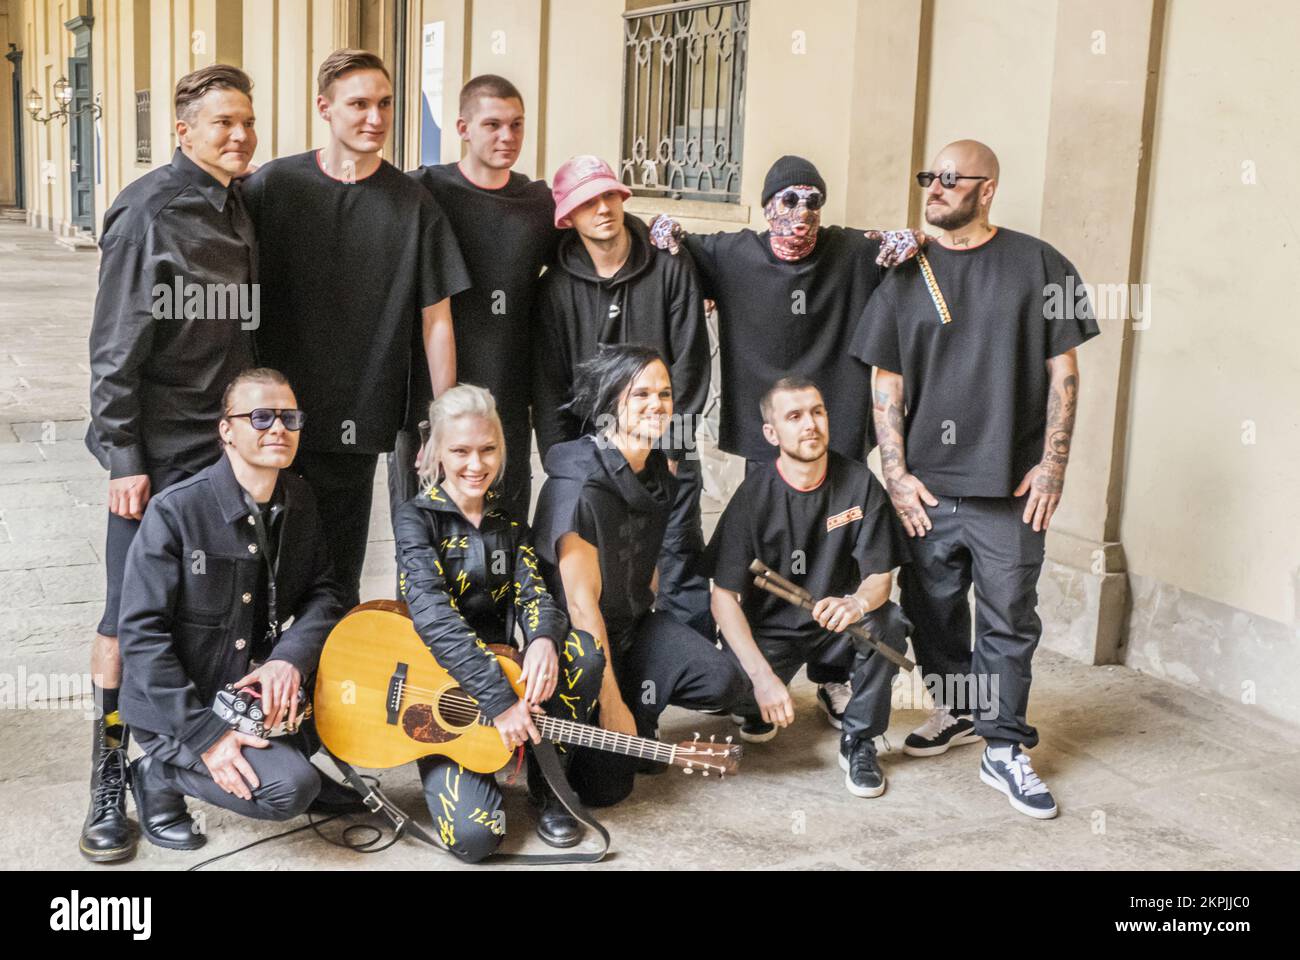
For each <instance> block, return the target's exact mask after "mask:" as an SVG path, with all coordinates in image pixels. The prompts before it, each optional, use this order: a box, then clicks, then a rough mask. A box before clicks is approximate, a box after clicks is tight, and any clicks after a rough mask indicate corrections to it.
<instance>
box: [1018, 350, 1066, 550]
mask: <svg viewBox="0 0 1300 960" xmlns="http://www.w3.org/2000/svg"><path fill="white" fill-rule="evenodd" d="M1047 372H1048V376H1049V377H1050V378H1051V382H1050V383H1049V384H1048V387H1047V433H1046V438H1045V439H1044V441H1043V459H1042V461H1041V462H1039V464H1038V465H1037V466H1035V467H1034V468H1033V469H1032V470H1030V471H1029V472H1028V473H1027V474H1025V478H1024V479H1023V480H1021V481H1020V486H1018V487H1016V492H1015V495H1016V496H1017V497H1019V496H1021V495H1022V494H1024V492H1025V491H1026V490H1028V491H1029V499H1028V500H1027V501H1026V502H1025V515H1024V521H1025V523H1033V525H1034V530H1035V532H1037V531H1039V530H1046V529H1047V527H1048V524H1050V523H1051V522H1052V515H1053V514H1054V513H1056V508H1057V506H1059V505H1060V503H1061V491H1062V490H1063V489H1064V488H1065V467H1066V465H1067V464H1068V463H1069V462H1070V441H1071V439H1072V438H1073V437H1074V412H1075V409H1076V408H1077V406H1078V401H1079V361H1078V358H1077V357H1076V356H1075V352H1074V351H1073V350H1067V351H1066V352H1065V353H1062V354H1060V355H1059V356H1055V357H1050V358H1049V359H1048V361H1047Z"/></svg>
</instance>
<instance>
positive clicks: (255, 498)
mask: <svg viewBox="0 0 1300 960" xmlns="http://www.w3.org/2000/svg"><path fill="white" fill-rule="evenodd" d="M302 423H303V412H302V411H301V410H299V409H298V404H297V400H296V398H295V397H294V392H293V390H292V389H290V387H289V385H288V384H287V383H286V382H285V378H284V376H283V374H281V373H279V372H278V371H276V370H267V369H254V370H247V371H245V372H244V373H242V374H240V375H239V376H238V377H237V378H235V380H234V381H233V382H232V383H231V384H230V387H229V389H228V390H227V391H226V396H225V399H224V416H223V417H222V419H221V421H220V424H219V429H220V434H221V440H222V442H223V443H224V445H225V456H222V457H221V458H220V459H219V460H218V461H217V462H216V463H215V464H213V465H212V466H210V467H208V468H206V469H205V470H202V471H200V472H199V473H198V474H197V475H195V476H194V477H191V478H190V479H188V480H186V481H183V482H181V483H177V484H174V485H173V486H171V487H170V488H168V489H167V490H166V491H164V492H163V493H162V494H160V495H159V496H157V497H155V498H154V499H153V501H152V502H151V503H150V504H149V509H148V510H147V511H146V513H145V515H144V521H143V522H142V523H141V525H140V533H139V536H137V537H136V539H135V542H134V543H133V544H132V545H131V551H130V553H129V554H128V556H127V567H126V576H125V584H124V588H123V600H122V631H121V638H120V639H121V644H122V660H123V666H124V672H123V683H122V714H123V716H124V717H125V718H126V720H127V721H128V722H129V723H130V724H131V725H132V728H133V729H135V731H136V740H137V742H138V743H139V744H140V746H141V747H143V748H144V756H143V757H141V758H140V759H138V760H136V761H135V762H134V763H132V764H131V790H132V793H133V794H134V796H135V803H136V813H137V814H138V816H139V818H140V829H141V830H142V832H143V833H144V835H145V837H147V838H148V840H149V841H150V842H151V843H154V844H157V845H158V846H161V847H166V848H168V849H172V850H193V849H196V848H198V847H201V846H202V845H203V844H204V842H205V841H206V839H207V838H206V836H205V835H204V834H203V833H201V832H199V831H198V830H197V829H196V827H195V825H194V822H193V821H192V819H191V818H190V815H189V812H188V811H187V810H186V806H185V797H186V796H193V797H199V798H201V799H203V800H206V801H207V802H208V803H212V804H216V805H217V806H219V807H222V808H224V809H227V810H232V811H234V812H235V813H238V814H241V815H243V816H246V817H255V818H257V819H263V820H287V819H290V818H291V817H295V816H298V815H299V814H301V813H303V812H304V811H305V810H307V809H308V807H309V806H310V805H311V804H312V803H313V802H314V801H316V800H317V798H318V797H319V796H320V795H321V794H322V791H323V790H328V791H329V794H328V795H329V797H331V798H336V799H337V800H342V798H344V797H349V796H350V797H351V799H352V801H353V803H354V804H355V802H356V801H358V800H359V799H360V798H359V797H357V796H356V795H355V793H353V792H352V791H350V790H347V789H346V788H344V787H343V786H342V785H340V784H337V783H335V782H334V781H332V780H330V781H327V780H326V778H325V777H324V776H323V775H322V774H320V773H319V772H318V770H317V768H316V767H314V766H313V765H312V764H311V763H310V762H309V760H308V757H309V756H310V755H311V754H312V753H313V752H315V750H316V749H317V748H318V746H319V743H318V741H317V740H316V739H315V736H314V733H313V732H312V730H311V726H310V723H309V724H308V725H306V726H304V727H303V728H302V729H301V730H299V729H298V724H297V721H298V720H299V719H300V714H299V710H298V707H297V700H296V698H297V696H298V691H299V690H300V689H301V688H302V687H304V686H307V685H309V684H310V683H311V678H312V675H313V674H314V673H315V671H316V666H317V663H318V662H319V660H320V653H321V649H322V648H323V647H324V645H325V638H326V636H328V634H329V632H330V630H331V629H332V628H333V627H334V624H335V623H336V622H337V621H338V619H339V617H340V616H341V615H342V613H343V610H342V606H341V604H340V598H339V589H338V585H337V584H336V583H335V582H334V581H333V579H332V578H331V576H330V565H329V553H328V549H327V547H326V545H325V541H324V539H323V538H322V537H321V530H320V522H319V520H318V518H317V514H316V506H315V504H314V503H313V502H312V496H311V490H310V489H309V488H308V486H307V484H306V483H304V482H303V480H302V479H300V478H299V477H296V476H294V475H293V474H291V473H289V472H288V471H287V470H285V468H286V467H288V466H289V464H290V463H292V462H293V457H294V453H295V451H296V450H297V446H298V440H297V437H298V431H299V429H300V428H301V427H302ZM285 623H287V624H288V626H287V627H283V628H282V627H281V625H282V624H285ZM227 684H231V685H233V686H235V687H236V688H239V689H245V688H248V689H249V690H250V691H251V692H253V693H254V695H255V696H256V697H258V698H259V701H260V705H261V707H262V709H263V711H264V720H263V723H264V725H265V726H266V728H267V734H266V737H265V738H264V737H261V736H256V735H254V734H252V733H249V732H245V731H241V730H237V729H232V727H231V726H230V725H229V724H228V722H227V721H226V720H224V719H222V718H221V717H220V716H218V715H217V714H216V713H215V712H214V711H213V705H214V700H215V697H216V695H217V692H218V691H220V690H222V689H223V688H224V687H225V686H226V685H227ZM282 723H284V724H287V727H286V728H285V729H283V730H282V729H279V728H280V727H281V724H282ZM282 733H287V734H289V735H287V736H281V734H282ZM333 802H336V800H335V799H332V800H331V803H333Z"/></svg>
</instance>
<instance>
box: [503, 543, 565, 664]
mask: <svg viewBox="0 0 1300 960" xmlns="http://www.w3.org/2000/svg"><path fill="white" fill-rule="evenodd" d="M514 530H515V608H516V613H517V614H518V617H517V619H518V621H519V625H520V626H521V627H523V630H524V638H525V640H526V642H527V643H532V642H533V641H534V640H536V639H537V638H538V637H550V638H551V639H552V640H554V641H555V649H556V650H557V651H558V650H562V649H564V638H565V636H566V635H567V634H568V632H569V618H568V617H567V616H565V613H564V611H563V610H561V609H560V606H559V604H557V603H556V602H555V598H554V597H553V596H551V592H550V591H549V590H547V589H546V581H545V580H544V579H542V573H541V570H539V569H538V566H537V551H536V550H534V549H533V535H532V532H531V531H530V530H529V529H528V525H527V524H525V523H515V528H514Z"/></svg>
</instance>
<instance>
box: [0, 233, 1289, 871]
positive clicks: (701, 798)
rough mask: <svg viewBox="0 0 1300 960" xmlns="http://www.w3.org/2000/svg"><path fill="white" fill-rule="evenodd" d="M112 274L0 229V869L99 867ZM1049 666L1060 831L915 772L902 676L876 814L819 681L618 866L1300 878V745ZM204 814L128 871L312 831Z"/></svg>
mask: <svg viewBox="0 0 1300 960" xmlns="http://www.w3.org/2000/svg"><path fill="white" fill-rule="evenodd" d="M95 270H96V257H95V256H94V255H93V254H85V253H73V252H71V251H68V250H66V249H64V248H61V247H57V246H56V245H55V244H54V242H53V238H52V236H51V235H50V234H46V233H39V232H36V231H33V230H29V229H27V228H26V227H24V226H22V225H21V224H14V223H12V222H6V221H4V220H0V706H3V707H5V708H7V709H8V714H9V715H8V716H7V717H5V721H6V722H5V731H4V735H3V737H0V821H3V822H4V823H5V824H6V829H5V830H4V831H0V868H9V869H15V868H71V869H78V868H82V867H86V868H89V869H95V868H91V867H89V865H87V864H86V863H85V862H84V861H83V860H82V859H81V858H80V856H79V855H78V853H77V851H76V838H77V831H78V829H79V827H80V824H81V819H82V817H83V815H84V812H85V806H84V803H85V796H86V789H85V774H86V764H87V755H88V750H89V719H88V714H87V712H86V709H85V702H84V699H83V698H80V697H78V696H76V693H78V692H79V691H80V690H81V689H83V688H82V686H81V684H82V683H83V682H84V683H87V684H88V679H87V678H85V677H84V674H83V672H84V671H85V670H86V668H87V656H88V647H89V640H90V637H91V633H92V630H93V628H94V625H95V623H96V622H97V620H98V619H99V614H100V604H101V602H102V597H103V567H102V564H101V552H102V547H103V532H104V523H105V519H104V518H105V513H104V489H105V477H104V473H103V472H102V471H101V470H100V469H99V467H98V465H97V464H96V463H95V462H94V460H93V459H92V458H91V457H90V455H89V454H88V453H87V452H86V450H85V448H84V447H83V446H82V442H81V437H82V434H83V432H84V425H85V419H86V386H87V365H86V333H87V329H88V326H89V315H90V305H91V302H92V299H93V296H94V278H95ZM535 472H536V474H537V475H538V476H540V470H535ZM382 490H383V488H382V476H381V477H380V478H379V482H378V483H377V492H378V493H379V496H378V498H377V501H376V510H375V514H374V523H373V526H372V537H373V543H372V545H371V546H372V549H371V553H370V557H369V560H368V565H367V569H366V579H365V583H364V589H363V595H364V596H366V597H374V596H391V589H392V574H393V563H392V543H391V534H390V533H388V531H387V530H386V529H385V527H386V523H385V519H386V513H387V511H386V501H385V499H384V494H383V492H382ZM1035 666H1036V676H1035V685H1034V698H1033V704H1032V709H1031V714H1030V720H1031V721H1032V722H1033V723H1035V724H1036V725H1037V726H1038V728H1039V730H1040V732H1041V735H1042V744H1041V745H1040V746H1039V747H1038V748H1037V749H1036V750H1035V751H1034V752H1033V756H1034V763H1035V767H1036V769H1037V770H1038V771H1039V773H1040V774H1041V775H1042V776H1043V778H1044V779H1045V780H1046V781H1047V782H1048V783H1049V784H1050V785H1051V787H1052V789H1053V792H1054V793H1055V795H1056V798H1057V801H1058V803H1059V805H1060V807H1061V816H1060V817H1059V818H1058V819H1056V820H1054V821H1050V822H1046V823H1039V822H1035V821H1032V820H1029V819H1027V818H1026V817H1023V816H1021V815H1019V814H1017V813H1015V812H1014V811H1012V810H1011V809H1010V808H1009V807H1008V806H1007V803H1006V801H1005V799H1003V798H1002V796H1001V795H1000V794H997V793H995V792H994V791H993V790H991V789H990V788H989V787H986V786H984V785H983V784H982V783H980V781H979V779H978V776H977V767H978V760H979V752H978V750H976V749H974V748H973V747H966V748H960V749H957V750H954V751H952V752H951V753H949V754H947V755H945V756H943V757H939V758H934V759H925V760H919V759H913V758H909V757H906V756H904V755H903V754H902V753H901V752H900V751H899V749H898V746H899V744H900V743H901V742H902V740H903V738H904V736H905V735H906V733H907V731H908V730H909V729H911V728H912V727H913V726H915V725H916V724H917V723H919V722H920V721H921V720H922V719H923V717H924V714H923V713H922V712H921V711H920V710H918V709H915V708H916V707H918V706H920V705H921V701H920V698H918V697H917V696H915V695H913V692H912V685H911V684H910V683H904V682H903V680H904V678H900V682H899V686H898V687H897V688H896V698H895V699H896V705H897V709H896V711H895V713H894V716H893V722H892V725H891V727H890V731H889V734H888V740H889V742H890V743H891V744H892V745H893V748H892V749H890V750H888V751H886V752H885V753H884V754H883V765H884V768H885V771H886V773H887V775H888V777H889V789H888V791H887V792H886V793H885V795H884V796H883V797H881V798H879V799H875V800H859V799H855V798H854V797H852V796H850V795H849V794H848V793H847V792H846V791H845V790H844V787H843V775H842V774H841V773H840V771H839V768H838V766H837V765H836V762H835V748H836V740H835V737H834V735H833V731H832V730H831V729H830V728H829V727H828V726H827V724H826V723H825V721H824V720H823V718H822V717H821V715H820V714H819V713H818V711H817V710H816V708H815V706H814V702H813V696H812V687H811V686H810V685H809V684H808V683H807V681H806V680H803V679H802V678H800V679H799V680H798V681H796V684H795V686H794V692H795V701H796V705H797V709H798V719H797V722H796V724H795V725H794V726H793V727H791V728H790V729H789V730H787V731H784V732H783V733H782V734H781V735H780V736H779V737H777V739H776V740H774V741H772V742H771V743H767V744H761V745H758V746H751V747H749V748H748V751H747V755H746V757H745V761H744V763H743V765H742V769H741V773H740V776H738V777H736V778H734V779H729V780H726V781H724V782H722V783H716V782H709V781H701V780H700V779H699V778H697V777H690V778H688V777H683V776H680V775H678V774H676V773H674V772H669V773H667V774H664V775H661V776H658V777H643V778H641V780H640V781H639V784H638V788H637V791H636V793H635V794H634V795H633V797H632V798H631V799H630V800H628V801H627V802H625V803H623V804H622V805H620V806H618V807H616V808H614V809H612V810H609V811H607V812H605V814H604V815H603V816H602V819H603V821H604V822H605V824H606V825H607V826H608V827H609V829H610V831H611V833H612V834H613V850H614V855H613V856H612V857H611V858H610V859H609V860H607V861H606V863H605V864H604V865H603V866H604V867H605V868H628V869H631V868H639V867H656V868H668V869H708V868H749V869H761V870H773V869H798V868H814V867H825V868H832V869H834V868H848V869H878V868H936V867H949V868H954V867H955V868H959V869H967V868H972V867H974V868H994V869H996V868H1047V869H1056V868H1102V869H1138V870H1140V869H1148V868H1160V869H1226V868H1243V869H1277V868H1290V869H1295V868H1296V867H1298V866H1300V804H1298V803H1297V799H1296V798H1297V797H1300V730H1297V729H1295V728H1293V727H1288V726H1285V725H1283V724H1281V723H1279V722H1277V721H1274V720H1270V719H1268V718H1266V717H1264V716H1263V715H1261V714H1260V713H1258V712H1256V711H1254V710H1252V709H1251V708H1250V707H1248V706H1242V705H1237V704H1229V703H1224V702H1222V701H1219V700H1213V699H1210V698H1207V697H1203V696H1201V695H1199V694H1197V693H1196V692H1195V691H1192V690H1188V689H1185V688H1182V687H1177V686H1173V685H1171V684H1168V683H1164V682H1162V681H1159V680H1155V679H1152V678H1150V677H1147V676H1144V675H1142V674H1139V673H1136V672H1135V671H1132V670H1129V669H1126V668H1124V667H1087V666H1084V665H1082V664H1079V663H1076V662H1074V661H1071V660H1067V659H1064V658H1061V657H1059V656H1056V655H1053V654H1050V653H1048V652H1040V654H1039V656H1038V658H1037V660H1036V664H1035ZM59 683H63V684H64V686H62V687H61V688H60V687H59ZM86 689H88V687H86ZM15 690H16V691H17V696H16V697H15V694H14V691H15ZM60 691H62V693H63V694H64V695H63V696H62V697H60V696H59V694H60ZM696 731H698V732H700V733H702V734H703V735H704V736H706V737H707V736H709V735H710V734H716V735H719V736H726V735H728V734H731V733H733V732H734V727H732V726H731V724H730V723H729V721H727V720H726V719H725V718H718V717H703V716H697V715H692V714H688V713H686V712H684V711H679V710H672V711H670V712H669V714H668V715H666V718H665V723H664V726H663V729H662V730H661V736H662V737H663V738H664V739H666V740H679V739H689V737H690V736H691V735H692V734H693V733H694V732H696ZM383 783H384V785H385V788H386V789H387V790H388V791H389V793H390V795H391V796H392V797H393V798H394V799H395V800H396V801H397V802H398V803H400V804H401V805H403V806H404V807H406V808H407V809H408V810H410V811H413V812H416V813H417V816H419V817H420V818H421V819H425V818H427V812H426V811H424V810H423V809H422V806H423V805H422V800H421V797H420V794H419V790H418V784H417V781H416V779H415V776H414V772H413V771H412V770H410V769H399V770H394V771H389V772H387V773H385V774H384V775H383ZM506 796H507V802H506V814H507V818H508V821H509V822H510V823H511V824H512V829H511V839H510V840H508V841H507V846H508V848H509V849H514V850H526V851H529V852H534V851H537V850H538V849H539V848H542V849H545V848H544V847H542V845H541V844H540V843H539V842H538V841H537V840H536V839H535V838H534V837H533V836H532V833H531V826H530V823H531V821H530V813H529V811H528V809H527V805H526V801H525V799H524V797H523V794H522V789H521V788H520V787H518V786H516V787H510V788H507V791H506ZM193 806H194V809H195V811H196V813H198V814H200V815H201V817H202V818H203V821H204V825H205V828H206V832H207V834H208V836H209V843H208V845H207V847H206V848H205V849H204V850H202V851H200V852H198V853H193V854H180V853H174V852H170V851H165V850H161V849H159V848H157V847H151V846H149V845H147V844H144V845H142V846H141V848H140V852H139V854H138V856H137V857H136V859H135V860H134V861H133V862H132V863H131V864H130V868H133V869H181V868H185V867H188V866H191V865H193V864H196V863H199V862H200V861H202V860H204V859H206V858H207V857H210V856H215V855H217V854H220V853H224V852H226V851H230V850H234V849H236V848H238V847H241V846H243V845H244V844H247V843H250V842H252V841H254V840H257V839H260V838H263V837H267V836H271V835H273V834H275V833H278V832H280V831H282V830H284V829H287V827H289V826H294V825H295V824H290V825H270V824H259V823H253V822H248V821H243V820H240V819H238V818H234V817H231V816H229V815H227V814H225V813H223V812H222V811H220V810H216V809H213V808H207V807H204V806H203V805H200V804H194V805H193ZM426 822H427V820H426ZM324 829H325V830H326V831H330V830H331V829H332V828H331V827H330V826H326V827H325V828H324ZM219 866H221V867H230V868H235V869H254V868H256V869H261V870H266V869H281V868H283V869H293V868H323V869H342V868H350V869H384V868H394V867H403V868H421V867H425V866H428V867H432V868H437V869H447V870H450V869H460V865H459V864H458V863H457V862H455V861H454V860H453V859H452V858H450V857H448V856H445V855H441V854H438V853H436V852H434V851H430V850H428V849H427V848H424V847H422V846H421V845H419V844H417V843H415V842H413V841H408V842H404V843H402V844H400V845H399V846H397V847H394V848H393V849H390V850H388V851H386V852H384V853H382V854H379V855H376V856H360V855H357V854H354V853H350V852H347V851H344V850H340V849H338V848H335V847H332V846H329V845H327V844H325V843H324V842H322V841H321V840H319V839H317V838H316V837H314V836H313V835H312V834H311V833H310V832H304V833H300V834H296V835H294V836H292V837H289V838H287V839H284V840H280V841H276V842H274V843H269V844H265V845H263V846H259V847H257V848H255V849H253V850H250V851H247V852H245V853H240V854H239V855H238V856H236V857H233V858H231V859H230V860H228V861H223V862H222V863H221V864H220V865H219Z"/></svg>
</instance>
